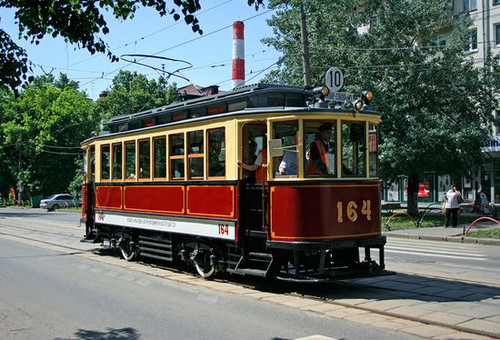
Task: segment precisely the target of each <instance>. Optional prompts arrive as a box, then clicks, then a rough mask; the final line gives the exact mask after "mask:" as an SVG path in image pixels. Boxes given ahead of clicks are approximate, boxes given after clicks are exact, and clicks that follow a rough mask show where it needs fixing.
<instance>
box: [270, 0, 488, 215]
mask: <svg viewBox="0 0 500 340" xmlns="http://www.w3.org/2000/svg"><path fill="white" fill-rule="evenodd" d="M301 3H303V5H304V8H305V11H306V15H307V28H308V33H309V36H308V39H309V42H310V46H309V49H310V55H311V60H310V64H311V73H312V75H311V78H312V79H313V81H315V82H316V84H321V83H322V82H323V78H324V72H325V70H326V69H327V68H328V67H329V66H337V67H340V68H342V69H343V70H344V74H345V79H346V83H347V86H346V89H347V91H351V92H358V93H359V92H360V91H361V90H362V89H372V90H373V92H374V93H375V95H376V99H375V100H374V101H373V103H372V104H373V106H374V107H375V108H376V109H378V110H379V111H381V112H384V113H385V115H384V117H383V122H382V124H381V147H380V166H381V175H382V177H383V178H384V179H385V180H387V181H391V180H394V179H396V178H398V177H402V176H404V177H408V178H409V187H408V212H409V213H412V214H416V213H418V206H417V192H418V183H419V176H420V175H421V174H423V173H426V172H431V171H432V172H442V173H451V174H452V175H457V176H458V175H462V174H465V173H466V171H467V170H468V169H471V168H472V166H473V165H474V164H475V163H476V162H478V161H479V156H480V148H481V146H482V145H484V141H485V139H486V138H487V129H486V127H487V126H488V125H489V123H490V121H491V119H492V114H491V113H492V112H493V110H492V107H494V106H492V104H493V103H494V101H493V96H494V94H493V93H492V91H491V87H488V86H490V85H491V83H492V82H491V81H489V80H488V79H487V78H485V76H484V75H483V74H482V71H481V70H478V69H477V68H475V67H474V65H473V62H472V61H471V60H470V59H469V58H467V56H466V55H464V53H463V50H464V49H465V46H466V44H467V42H468V36H469V34H470V31H469V29H468V27H469V22H468V21H467V19H466V18H464V17H458V16H455V15H453V13H452V11H451V10H450V9H449V8H448V7H447V5H448V3H449V1H446V0H425V1H423V0H421V1H411V0H372V1H359V0H339V1H335V2H333V1H327V0H314V1H308V2H302V1H300V0H287V1H281V0H272V1H271V2H270V6H271V7H274V8H276V9H277V15H276V16H274V17H273V18H272V19H271V20H270V21H269V24H270V25H271V26H273V28H274V33H275V36H274V37H270V38H268V39H266V42H267V43H268V44H270V45H272V46H274V47H275V48H276V49H278V50H279V51H281V52H282V53H283V58H282V59H281V62H280V66H281V67H280V69H279V70H277V71H274V72H272V73H270V74H269V75H268V80H269V81H272V82H283V81H286V82H288V83H295V84H300V81H301V79H302V65H301V60H300V57H301V54H300V30H299V27H298V23H299V19H298V18H299V6H300V4H301ZM288 32H289V33H288ZM445 36H446V37H448V39H449V40H448V44H447V46H446V47H444V48H443V47H440V46H438V45H437V44H435V43H434V42H435V41H436V40H437V38H440V37H445ZM493 64H494V62H493ZM495 65H496V66H495ZM497 66H498V61H496V64H494V65H492V67H491V68H492V69H494V68H495V67H497ZM497 88H498V87H497ZM476 164H477V163H476Z"/></svg>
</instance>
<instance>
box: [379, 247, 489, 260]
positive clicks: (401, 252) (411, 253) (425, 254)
mask: <svg viewBox="0 0 500 340" xmlns="http://www.w3.org/2000/svg"><path fill="white" fill-rule="evenodd" d="M386 253H397V254H410V255H420V256H430V257H444V258H449V259H467V260H472V261H486V260H487V258H484V257H481V258H478V257H468V256H456V255H445V254H431V253H424V252H417V251H402V250H390V249H389V250H387V249H386Z"/></svg>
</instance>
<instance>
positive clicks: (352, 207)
mask: <svg viewBox="0 0 500 340" xmlns="http://www.w3.org/2000/svg"><path fill="white" fill-rule="evenodd" d="M344 207H345V209H344ZM358 207H360V210H359V213H361V215H363V216H366V219H367V220H368V221H371V219H372V210H371V201H370V200H363V202H362V203H361V205H360V206H358V204H357V203H356V202H355V201H349V202H348V203H347V204H344V202H343V201H338V202H337V222H339V223H343V222H344V216H346V217H347V219H348V220H349V221H351V222H356V221H357V220H358V217H359V213H358Z"/></svg>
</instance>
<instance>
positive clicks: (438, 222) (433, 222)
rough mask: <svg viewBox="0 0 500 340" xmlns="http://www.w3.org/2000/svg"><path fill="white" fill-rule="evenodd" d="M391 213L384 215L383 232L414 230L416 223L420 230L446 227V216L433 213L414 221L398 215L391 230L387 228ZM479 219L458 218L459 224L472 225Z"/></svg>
mask: <svg viewBox="0 0 500 340" xmlns="http://www.w3.org/2000/svg"><path fill="white" fill-rule="evenodd" d="M397 212H405V211H403V210H400V211H397ZM394 213H395V212H393V213H392V214H390V213H382V230H383V231H389V230H401V229H413V228H415V223H414V222H413V220H414V221H415V222H416V223H419V224H420V225H419V228H431V227H442V226H444V214H442V213H437V212H432V213H429V214H426V215H425V216H424V214H423V213H421V214H420V216H417V217H413V220H412V219H411V218H410V217H409V216H408V215H397V216H394V217H393V218H392V219H391V221H390V223H389V228H388V227H387V222H388V220H389V218H390V217H391V216H392V215H393V214H394ZM477 218H478V215H469V214H462V215H461V216H460V217H459V218H458V223H467V224H470V223H472V222H474V221H475V220H476V219H477Z"/></svg>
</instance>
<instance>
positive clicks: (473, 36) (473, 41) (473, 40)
mask: <svg viewBox="0 0 500 340" xmlns="http://www.w3.org/2000/svg"><path fill="white" fill-rule="evenodd" d="M464 52H466V53H471V52H477V28H474V29H472V31H471V33H470V36H469V46H468V47H467V49H466V50H465V51H464Z"/></svg>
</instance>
